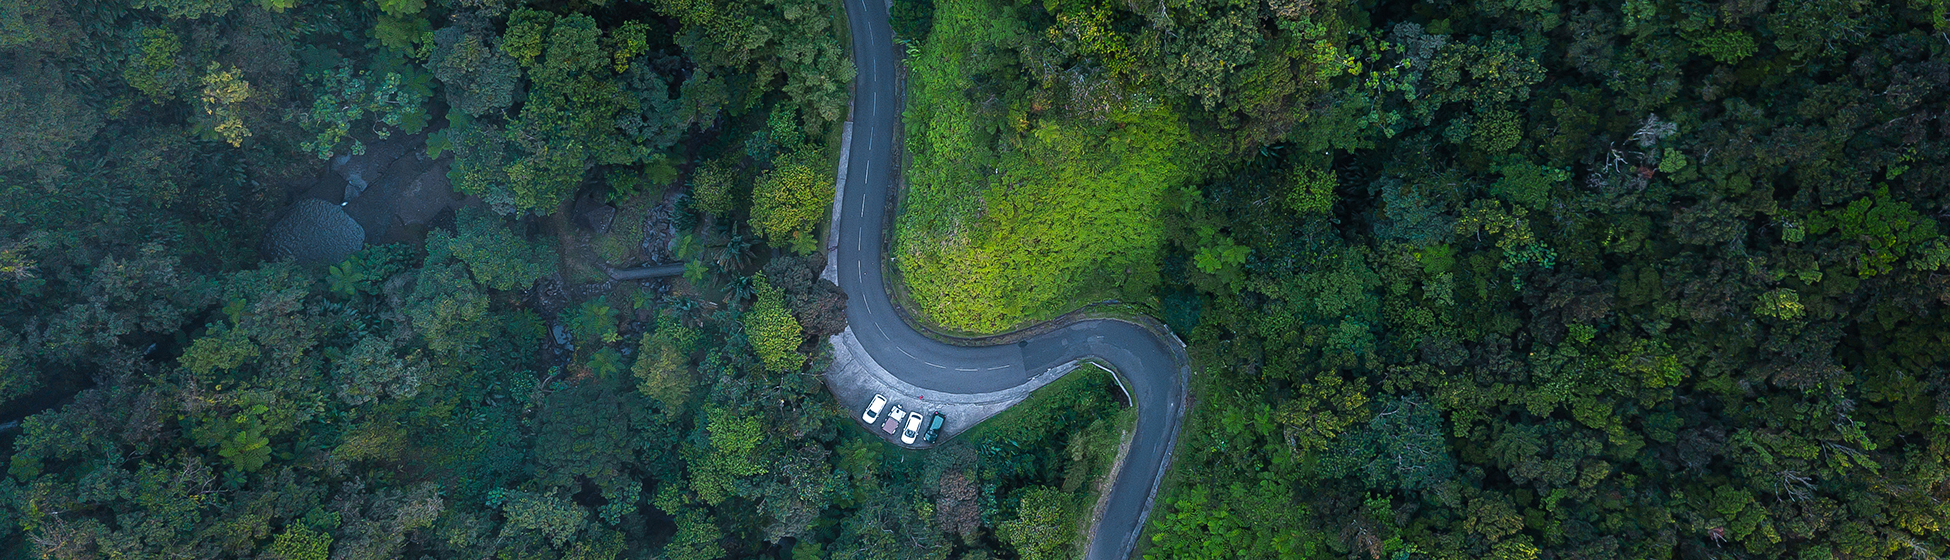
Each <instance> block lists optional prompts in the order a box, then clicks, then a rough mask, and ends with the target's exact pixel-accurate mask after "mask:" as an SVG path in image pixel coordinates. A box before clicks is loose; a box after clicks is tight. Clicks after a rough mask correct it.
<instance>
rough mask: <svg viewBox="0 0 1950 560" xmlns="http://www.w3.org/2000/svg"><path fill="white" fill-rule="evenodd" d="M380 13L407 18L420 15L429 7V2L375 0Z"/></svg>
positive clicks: (418, 0) (425, 0)
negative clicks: (407, 16)
mask: <svg viewBox="0 0 1950 560" xmlns="http://www.w3.org/2000/svg"><path fill="white" fill-rule="evenodd" d="M375 1H376V2H378V3H379V11H382V12H385V13H386V15H391V16H406V15H412V14H417V13H420V10H424V9H426V7H427V0H375Z"/></svg>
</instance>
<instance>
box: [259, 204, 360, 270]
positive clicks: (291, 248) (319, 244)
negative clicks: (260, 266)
mask: <svg viewBox="0 0 1950 560" xmlns="http://www.w3.org/2000/svg"><path fill="white" fill-rule="evenodd" d="M365 243H366V230H365V228H363V227H359V222H356V221H353V220H352V216H348V215H346V213H345V210H343V209H341V208H339V205H337V204H332V203H330V202H326V201H323V200H319V199H316V198H307V199H304V200H300V201H298V202H297V203H296V204H293V205H291V208H290V209H289V210H286V211H285V214H284V218H283V219H280V220H278V222H277V223H275V224H272V225H271V229H270V231H267V232H265V234H264V254H265V257H266V258H269V259H270V260H274V261H276V260H284V259H295V260H297V261H298V262H302V263H321V264H330V263H336V262H339V261H342V260H345V257H346V256H348V255H351V254H352V253H353V252H355V251H358V250H359V247H361V246H364V245H365Z"/></svg>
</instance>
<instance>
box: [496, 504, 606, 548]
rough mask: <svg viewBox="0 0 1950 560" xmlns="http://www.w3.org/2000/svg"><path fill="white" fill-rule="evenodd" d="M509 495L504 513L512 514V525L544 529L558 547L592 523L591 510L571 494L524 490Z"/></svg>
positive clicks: (544, 532) (526, 529)
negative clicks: (569, 495)
mask: <svg viewBox="0 0 1950 560" xmlns="http://www.w3.org/2000/svg"><path fill="white" fill-rule="evenodd" d="M507 495H508V498H507V501H506V502H504V503H502V504H501V513H502V515H506V516H507V517H508V527H509V528H512V529H519V530H524V531H535V532H538V533H541V535H542V536H544V537H547V538H548V541H549V543H550V544H553V545H555V547H556V548H561V547H562V546H563V545H566V544H568V542H569V540H570V539H572V538H574V537H575V536H576V534H577V533H580V532H582V528H583V527H584V526H586V525H588V523H589V519H588V514H587V513H585V512H584V511H583V509H582V508H580V507H576V505H575V503H574V502H571V501H569V499H568V498H564V497H562V496H558V495H555V494H544V493H536V492H520V491H517V492H508V493H507Z"/></svg>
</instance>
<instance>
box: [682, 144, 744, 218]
mask: <svg viewBox="0 0 1950 560" xmlns="http://www.w3.org/2000/svg"><path fill="white" fill-rule="evenodd" d="M733 164H734V162H733V161H732V160H730V159H728V158H719V159H713V160H709V161H706V162H704V163H702V164H699V165H698V166H697V168H696V169H693V170H692V171H691V183H690V185H691V198H692V199H693V200H695V202H694V203H693V204H692V207H693V208H696V209H698V210H701V211H704V212H707V213H710V214H713V215H719V216H722V215H724V214H726V213H729V212H731V209H732V204H733V202H734V197H733V196H732V194H733V192H734V191H736V190H737V181H738V170H737V167H736V166H735V165H733Z"/></svg>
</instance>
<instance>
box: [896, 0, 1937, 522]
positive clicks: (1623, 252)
mask: <svg viewBox="0 0 1950 560" xmlns="http://www.w3.org/2000/svg"><path fill="white" fill-rule="evenodd" d="M909 5H910V6H914V7H912V8H909V9H906V10H896V17H897V19H899V21H897V22H896V28H897V30H899V31H900V32H901V33H902V34H903V35H904V37H905V38H906V40H907V41H909V42H911V43H912V44H914V45H916V47H915V48H916V51H917V52H918V53H919V58H918V60H916V61H915V62H914V63H913V65H912V66H913V68H914V70H913V72H914V76H915V77H914V80H915V84H916V85H915V86H914V90H913V98H912V99H911V101H910V106H909V113H908V116H909V118H908V122H907V125H908V127H909V140H908V145H909V147H910V150H911V152H912V158H913V161H914V165H913V168H912V169H911V170H910V171H909V175H908V177H909V181H910V188H911V189H912V191H911V192H910V194H909V198H908V200H907V207H906V208H905V212H906V213H905V214H904V215H903V216H902V218H901V219H902V220H903V222H902V224H901V227H900V228H899V230H898V232H899V235H900V236H901V239H900V241H899V243H900V244H901V245H900V248H901V251H900V256H901V257H902V259H904V260H903V261H902V262H901V263H900V264H901V271H902V272H903V273H905V275H906V280H907V282H908V286H909V288H910V289H912V290H913V292H914V293H913V298H914V300H915V301H916V302H917V303H918V304H919V305H920V306H921V307H922V308H923V309H924V311H926V312H927V313H928V314H929V318H930V319H931V320H933V321H936V322H938V323H940V324H943V325H945V326H947V327H951V328H958V329H967V330H976V331H991V330H995V329H1002V328H1007V327H1010V326H1012V325H1018V324H1022V323H1024V322H1026V321H1034V320H1040V319H1044V318H1048V317H1051V316H1055V315H1056V314H1059V313H1062V312H1065V311H1068V310H1071V309H1075V308H1077V307H1078V306H1079V305H1083V304H1086V303H1089V302H1090V301H1095V300H1100V299H1121V300H1123V301H1125V302H1126V303H1129V302H1144V303H1145V304H1146V305H1148V306H1149V307H1150V308H1151V309H1152V310H1153V311H1155V312H1156V313H1157V314H1158V315H1160V316H1161V317H1162V318H1163V319H1165V320H1166V321H1167V322H1168V323H1170V324H1171V325H1172V326H1173V328H1174V329H1176V330H1177V331H1179V332H1181V333H1187V336H1186V338H1187V340H1188V342H1189V343H1190V345H1191V349H1192V353H1193V355H1194V358H1195V361H1196V362H1197V363H1198V365H1199V367H1200V369H1199V373H1198V374H1197V376H1196V383H1197V385H1198V387H1197V392H1198V394H1199V397H1198V403H1197V405H1196V406H1195V408H1194V409H1193V413H1192V415H1191V417H1190V419H1189V423H1188V425H1187V426H1186V427H1185V431H1184V433H1185V434H1186V436H1185V439H1186V441H1185V442H1184V447H1183V449H1182V450H1181V454H1180V455H1179V456H1178V458H1177V463H1176V464H1175V465H1174V467H1173V468H1174V469H1175V472H1174V474H1173V477H1174V481H1173V482H1170V483H1168V485H1167V486H1168V487H1167V490H1166V492H1165V494H1164V495H1163V496H1161V497H1160V502H1159V503H1160V504H1161V506H1160V509H1159V510H1158V511H1155V512H1154V513H1153V523H1152V525H1151V527H1150V529H1149V535H1150V536H1149V537H1148V538H1147V539H1146V546H1148V548H1147V549H1145V551H1144V555H1145V556H1146V557H1148V558H1158V559H1177V558H1221V557H1223V558H1238V557H1251V558H1272V557H1325V556H1339V557H1358V558H1373V559H1376V560H1380V559H1383V558H1390V559H1397V560H1405V559H1409V558H1422V557H1431V558H1443V559H1451V558H1457V559H1459V558H1499V559H1511V560H1527V559H1532V558H1614V557H1616V558H1671V557H1683V558H1720V557H1735V558H1740V557H1766V558H1803V559H1816V558H1885V557H1888V558H1937V557H1940V556H1941V555H1942V554H1944V553H1945V552H1947V551H1950V544H1947V543H1950V541H1946V539H1945V536H1944V533H1943V526H1944V522H1945V520H1946V519H1950V507H1947V506H1946V505H1945V504H1946V502H1945V496H1946V494H1945V492H1946V491H1950V480H1946V477H1947V476H1950V470H1946V468H1947V467H1950V465H1946V464H1945V460H1946V459H1945V457H1947V456H1950V431H1946V427H1945V425H1946V418H1950V415H1946V413H1950V380H1946V377H1945V375H1944V374H1945V372H1944V367H1945V364H1946V358H1950V345H1946V343H1950V329H1947V328H1946V327H1950V324H1946V323H1945V320H1946V314H1945V305H1946V304H1950V271H1946V270H1945V267H1946V265H1950V244H1946V241H1947V240H1946V239H1945V238H1944V237H1943V235H1942V231H1943V228H1942V227H1941V226H1940V224H1939V222H1940V221H1941V220H1942V219H1943V218H1944V217H1945V216H1947V215H1950V197H1947V196H1946V195H1947V194H1950V191H1946V190H1945V188H1944V186H1945V185H1946V184H1947V181H1950V168H1946V167H1945V165H1944V162H1946V161H1950V151H1946V147H1947V146H1950V143H1946V137H1950V118H1946V114H1945V112H1946V109H1950V105H1946V97H1945V93H1946V88H1950V21H1946V19H1945V13H1946V5H1945V4H1944V3H1943V2H1940V1H1933V0H1898V1H1891V2H1869V1H1852V0H1812V1H1792V2H1789V1H1772V2H1770V1H1767V0H1724V1H1707V0H1664V1H1661V0H1625V1H1622V2H1621V1H1582V0H1523V1H1516V0H1510V1H1502V0H1485V1H1463V0H1430V1H1422V2H1389V1H1344V0H1326V1H1319V0H1178V1H1169V2H1121V1H1096V0H1047V1H1038V2H1012V1H1008V0H933V1H932V4H929V3H927V2H919V3H911V4H909ZM991 22H993V23H991ZM1075 130H1090V131H1092V132H1091V133H1089V134H1081V135H1078V134H1072V133H1071V131H1075ZM1161 130H1162V131H1169V130H1182V131H1185V132H1182V133H1178V135H1177V136H1176V138H1179V139H1180V140H1177V141H1174V142H1166V143H1163V144H1158V143H1155V142H1154V143H1152V144H1149V146H1151V147H1150V148H1149V149H1147V150H1146V154H1145V155H1135V154H1129V153H1126V152H1125V151H1124V150H1125V149H1126V147H1127V146H1136V145H1143V144H1137V143H1128V144H1127V143H1126V142H1125V140H1124V139H1127V138H1144V137H1149V138H1159V137H1160V136H1157V135H1156V133H1155V132H1153V131H1161ZM1164 137H1165V138H1172V137H1173V136H1169V135H1167V136H1164ZM1184 139H1189V140H1184ZM1188 143H1189V144H1191V146H1187V145H1186V144H1188ZM1159 153H1169V154H1171V157H1170V158H1168V159H1167V160H1166V161H1164V162H1162V164H1168V166H1169V167H1165V166H1164V165H1161V163H1157V162H1153V161H1152V160H1147V159H1145V158H1146V157H1148V156H1150V155H1155V154H1159ZM938 154H939V155H938ZM949 154H952V155H949ZM962 154H974V155H973V156H963V155H962ZM1068 169H1084V170H1088V173H1087V174H1086V175H1088V177H1087V178H1082V179H1079V178H1074V177H1072V176H1071V175H1069V174H1066V170H1068ZM1133 169H1145V170H1147V171H1146V172H1144V173H1141V174H1133V173H1129V170H1133ZM1096 179H1111V180H1113V181H1116V182H1118V183H1119V184H1118V187H1117V188H1101V187H1097V188H1093V187H1092V186H1090V182H1089V181H1091V180H1096ZM942 201H952V202H951V203H943V202H942ZM1026 207H1027V208H1028V209H1027V210H1024V208H1026ZM1112 208H1115V209H1112ZM1106 212H1109V213H1113V215H1115V216H1117V219H1116V220H1114V221H1113V222H1114V223H1111V222H1106V221H1103V220H1099V216H1101V215H1103V214H1104V213H1106ZM1051 224H1054V225H1051ZM1044 228H1049V229H1054V230H1058V231H1063V232H1065V233H1066V234H1073V235H1082V236H1086V238H1085V239H1083V240H1080V241H1075V242H1071V241H1069V240H1066V239H1062V238H1060V237H1059V238H1051V237H1049V236H1047V235H1044V234H1043V233H1041V230H1042V229H1044ZM1052 241H1054V242H1055V244H1056V245H1058V247H1052V248H1049V249H1047V250H1045V249H1042V248H1040V247H1041V246H1042V245H1044V244H1050V243H1052ZM1072 246H1076V247H1082V248H1083V249H1082V252H1075V250H1074V249H1073V248H1072ZM1014 252H1026V254H1027V255H1029V256H1028V258H1025V259H1022V260H1021V261H1018V260H1014V259H1016V257H1015V256H1013V255H1012V253H1014ZM1052 254H1060V256H1053V257H1052ZM988 259H999V260H1001V261H1003V262H1006V263H1008V264H1006V265H998V266H996V267H994V268H983V267H981V266H975V265H970V264H969V263H971V262H982V261H986V260H988ZM1025 286H1033V287H1034V289H1033V290H1025V289H1023V287H1025Z"/></svg>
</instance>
